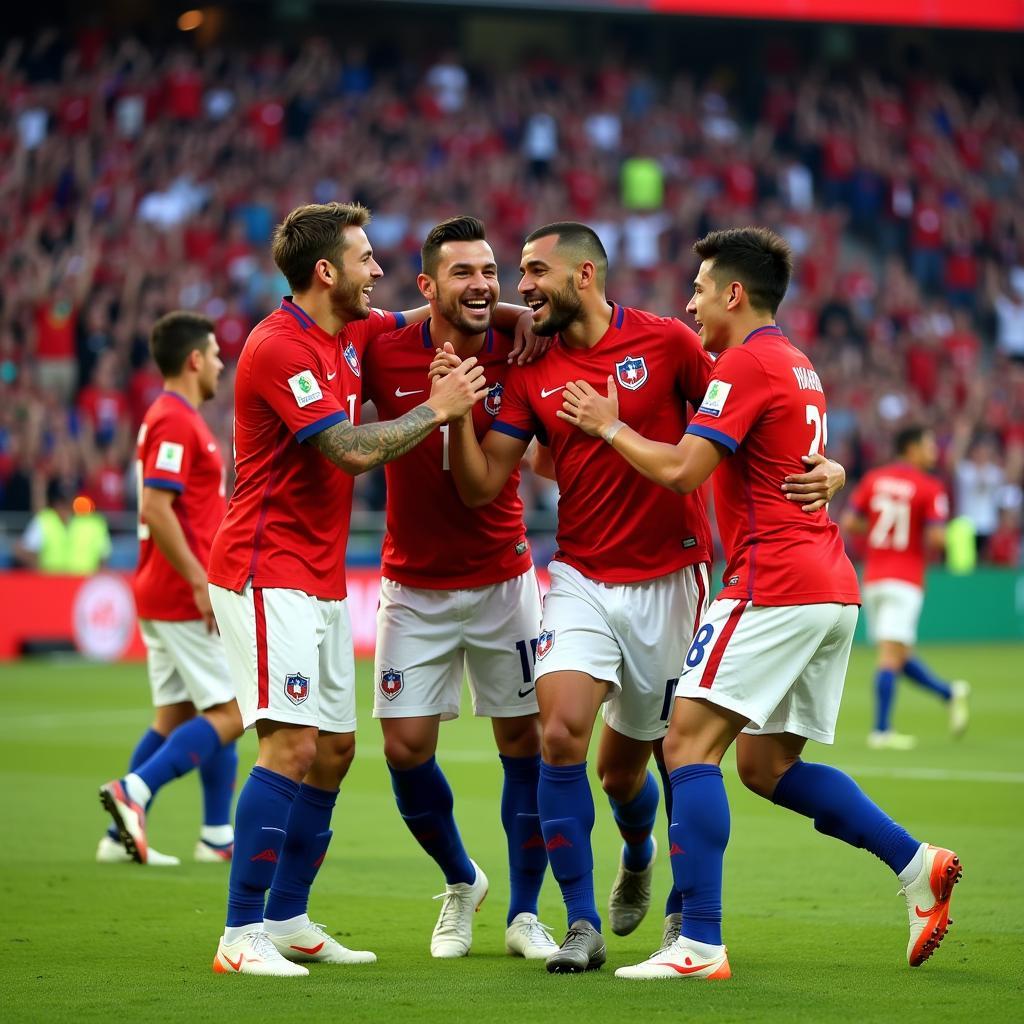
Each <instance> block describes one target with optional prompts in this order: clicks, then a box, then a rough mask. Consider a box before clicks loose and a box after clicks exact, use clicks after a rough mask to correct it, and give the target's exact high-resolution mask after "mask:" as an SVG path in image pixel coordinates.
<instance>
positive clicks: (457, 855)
mask: <svg viewBox="0 0 1024 1024" xmlns="http://www.w3.org/2000/svg"><path fill="white" fill-rule="evenodd" d="M388 771H389V772H391V788H392V789H393V790H394V793H395V800H396V802H397V803H398V812H399V813H400V814H401V815H402V819H403V820H404V821H405V824H406V827H407V828H408V829H409V831H410V832H411V833H412V834H413V837H414V838H415V839H416V841H417V842H418V843H419V844H420V846H422V847H423V849H424V850H426V851H427V853H429V854H430V856H431V857H433V858H434V860H435V861H436V862H437V866H438V867H439V868H440V869H441V870H442V872H444V880H445V881H446V882H447V883H448V884H449V885H455V884H457V883H459V882H472V881H473V879H474V878H476V871H475V870H474V868H473V865H472V864H471V863H470V862H469V854H467V853H466V848H465V847H464V846H463V845H462V837H461V836H460V835H459V829H458V826H457V825H456V824H455V816H454V815H453V814H452V809H453V808H454V806H455V800H454V798H453V797H452V790H451V787H450V786H449V785H448V780H447V779H446V778H445V777H444V772H443V771H441V766H440V765H439V764H438V763H437V758H435V757H432V758H431V759H430V760H429V761H426V762H424V763H423V764H421V765H418V766H417V767H416V768H410V769H409V770H408V771H399V770H398V769H396V768H392V767H391V765H388Z"/></svg>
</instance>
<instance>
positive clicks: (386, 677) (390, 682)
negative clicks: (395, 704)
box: [380, 668, 405, 700]
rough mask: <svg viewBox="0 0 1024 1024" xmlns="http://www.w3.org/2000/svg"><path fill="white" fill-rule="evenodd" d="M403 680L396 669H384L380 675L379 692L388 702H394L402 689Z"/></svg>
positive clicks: (403, 685)
mask: <svg viewBox="0 0 1024 1024" xmlns="http://www.w3.org/2000/svg"><path fill="white" fill-rule="evenodd" d="M404 687H405V680H404V679H403V678H402V673H401V672H399V671H398V669H396V668H385V669H382V670H381V673H380V692H381V693H382V694H384V696H385V697H386V698H387V699H388V700H394V699H395V698H396V697H397V696H398V695H399V694H400V693H401V692H402V690H403V689H404Z"/></svg>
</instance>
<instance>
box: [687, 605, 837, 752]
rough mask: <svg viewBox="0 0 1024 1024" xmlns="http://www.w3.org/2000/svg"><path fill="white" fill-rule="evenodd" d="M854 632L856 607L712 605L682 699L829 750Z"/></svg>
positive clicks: (753, 728)
mask: <svg viewBox="0 0 1024 1024" xmlns="http://www.w3.org/2000/svg"><path fill="white" fill-rule="evenodd" d="M856 626H857V606H856V605H855V604H798V605H785V606H782V607H768V606H764V605H752V604H749V603H747V602H746V601H735V600H725V601H714V602H712V604H711V607H710V608H709V609H708V613H707V615H705V616H704V618H703V619H702V620H701V624H700V628H699V629H698V630H697V632H696V635H695V636H694V638H693V643H692V644H691V645H690V649H689V650H688V651H687V652H686V663H685V665H684V666H683V674H682V676H681V678H680V680H679V686H678V687H677V689H676V696H677V697H699V698H701V699H703V700H707V701H710V702H711V703H712V704H717V705H718V706H719V707H723V708H727V709H729V710H730V711H735V712H737V713H738V714H741V715H744V716H745V717H746V718H749V719H750V725H748V726H747V728H746V729H744V730H743V731H744V732H747V733H752V734H754V735H767V734H769V733H781V732H788V733H793V734H795V735H797V736H805V737H807V739H811V740H818V741H819V742H820V743H831V742H832V741H833V740H834V739H835V732H836V719H837V718H838V716H839V704H840V701H841V700H842V698H843V684H844V683H845V681H846V666H847V663H848V662H849V660H850V646H851V645H852V643H853V631H854V629H855V628H856Z"/></svg>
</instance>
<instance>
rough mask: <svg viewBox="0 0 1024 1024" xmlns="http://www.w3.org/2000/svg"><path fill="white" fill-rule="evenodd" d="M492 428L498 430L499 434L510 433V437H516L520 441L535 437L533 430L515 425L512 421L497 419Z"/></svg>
mask: <svg viewBox="0 0 1024 1024" xmlns="http://www.w3.org/2000/svg"><path fill="white" fill-rule="evenodd" d="M491 430H496V431H497V432H498V433H499V434H508V436H509V437H514V438H516V440H518V441H529V440H530V438H532V437H533V431H531V430H523V429H521V428H520V427H513V426H512V424H511V423H502V422H501V420H495V421H494V422H493V423H492V424H491Z"/></svg>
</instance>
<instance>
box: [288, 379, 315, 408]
mask: <svg viewBox="0 0 1024 1024" xmlns="http://www.w3.org/2000/svg"><path fill="white" fill-rule="evenodd" d="M288 387H290V388H291V389H292V394H293V395H294V396H295V401H296V403H297V404H298V406H299V408H300V409H301V408H303V407H304V406H307V405H309V404H310V403H311V402H319V401H320V399H321V398H323V397H324V393H323V392H322V391H321V390H320V385H319V384H318V383H317V380H316V377H314V376H313V371H312V370H303V371H302V372H301V373H297V374H295V376H294V377H289V378H288Z"/></svg>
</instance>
